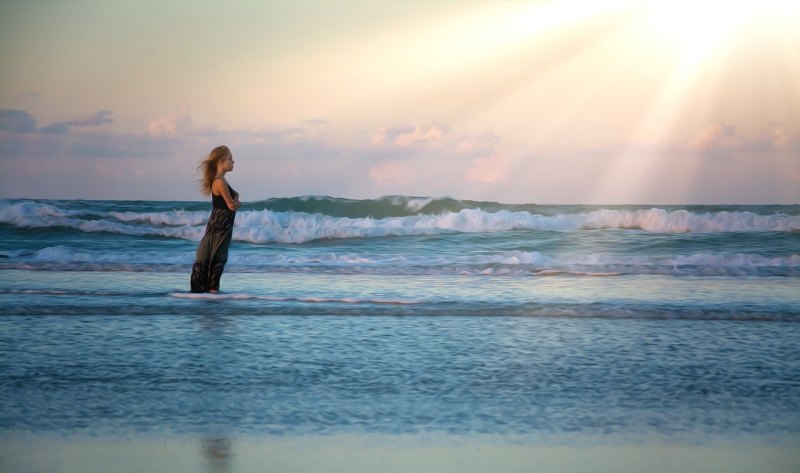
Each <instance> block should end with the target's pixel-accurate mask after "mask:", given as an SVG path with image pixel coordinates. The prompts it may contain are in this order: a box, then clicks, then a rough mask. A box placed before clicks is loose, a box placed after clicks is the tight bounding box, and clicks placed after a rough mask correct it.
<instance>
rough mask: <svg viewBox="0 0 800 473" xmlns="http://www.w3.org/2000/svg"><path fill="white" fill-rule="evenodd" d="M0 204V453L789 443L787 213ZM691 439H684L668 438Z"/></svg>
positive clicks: (798, 262) (307, 202) (796, 346)
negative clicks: (195, 441) (402, 443)
mask: <svg viewBox="0 0 800 473" xmlns="http://www.w3.org/2000/svg"><path fill="white" fill-rule="evenodd" d="M207 216H208V204H206V203H196V202H194V203H193V202H109V201H104V202H86V201H31V200H5V201H2V202H0V234H2V236H3V238H2V239H0V405H2V406H3V407H2V410H0V432H2V433H5V434H15V433H20V432H33V433H64V434H72V433H74V434H88V435H101V434H102V435H105V434H108V435H126V434H129V433H163V432H172V433H181V434H190V435H195V434H197V435H206V434H209V433H211V434H214V435H217V433H222V435H237V434H241V435H256V436H257V435H278V436H297V435H330V434H338V433H353V434H380V435H406V434H419V433H425V432H429V433H444V434H455V435H465V434H488V435H509V436H515V437H519V436H523V437H525V436H527V437H530V438H543V437H547V436H552V435H556V436H569V435H577V436H587V437H592V438H597V437H606V438H614V439H622V441H626V439H627V440H635V439H638V438H644V437H651V436H661V437H663V438H666V439H680V440H681V441H696V442H704V441H706V439H710V438H715V439H718V438H738V437H740V436H748V437H756V438H760V439H763V441H764V442H769V441H770V439H774V438H786V437H789V438H795V439H796V438H798V434H800V325H798V321H800V291H798V288H800V284H798V282H799V281H800V207H798V206H747V207H687V208H673V207H612V208H602V207H587V206H546V207H545V206H534V205H530V206H519V205H503V204H499V203H485V202H484V203H476V202H462V201H456V200H452V199H438V200H437V199H421V198H408V197H388V198H384V199H379V200H376V201H351V200H342V199H330V198H314V197H306V198H296V199H274V200H269V201H263V202H255V203H249V204H247V205H245V207H244V208H243V210H242V211H240V212H239V214H238V215H237V222H236V228H235V233H234V242H233V243H232V246H231V259H230V260H229V264H228V266H227V268H226V273H225V275H224V276H223V278H222V289H223V291H225V293H224V294H222V295H218V296H213V295H196V294H190V293H188V279H189V268H190V266H191V263H192V261H193V255H194V249H195V246H196V244H197V240H198V239H199V238H200V237H201V236H202V231H203V225H204V219H205V218H206V217H207ZM687 439H688V440H687Z"/></svg>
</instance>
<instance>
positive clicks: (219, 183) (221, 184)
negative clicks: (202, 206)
mask: <svg viewBox="0 0 800 473" xmlns="http://www.w3.org/2000/svg"><path fill="white" fill-rule="evenodd" d="M222 189H225V179H224V178H222V177H215V178H214V180H213V181H211V191H212V192H214V193H215V194H220V193H221V192H222Z"/></svg>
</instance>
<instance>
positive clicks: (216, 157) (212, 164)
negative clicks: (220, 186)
mask: <svg viewBox="0 0 800 473" xmlns="http://www.w3.org/2000/svg"><path fill="white" fill-rule="evenodd" d="M231 156H232V154H231V150H230V149H228V147H227V146H217V147H216V148H214V149H212V150H211V152H210V153H208V158H206V160H205V161H203V162H202V163H200V165H199V166H197V170H198V171H200V173H201V174H202V177H201V178H200V192H202V193H203V194H205V195H209V194H211V183H212V182H214V176H216V175H217V165H218V164H219V162H220V161H222V160H223V159H225V158H228V157H231Z"/></svg>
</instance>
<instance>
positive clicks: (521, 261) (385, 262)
mask: <svg viewBox="0 0 800 473" xmlns="http://www.w3.org/2000/svg"><path fill="white" fill-rule="evenodd" d="M0 256H4V257H5V258H3V259H0V269H44V270H68V271H69V270H71V271H144V272H150V271H162V272H186V271H188V269H189V268H190V267H191V265H192V263H193V261H194V252H193V251H185V252H171V253H169V254H165V253H164V252H146V251H145V252H142V251H137V252H130V253H127V252H107V251H93V250H85V249H75V248H70V247H67V246H63V245H58V246H52V247H47V248H43V249H41V250H38V251H29V252H24V251H16V250H15V251H0ZM226 271H232V272H295V273H300V272H309V273H310V272H315V273H328V274H370V275H476V276H553V275H579V276H621V275H643V274H649V275H671V276H787V277H797V276H800V254H794V255H790V256H781V257H767V256H762V255H758V254H746V253H731V252H728V253H725V252H722V253H693V254H688V255H674V256H635V255H634V256H613V255H590V254H589V255H587V254H578V255H561V256H551V255H546V254H543V253H540V252H537V251H507V252H500V253H495V254H477V255H463V256H441V255H439V256H420V255H394V256H392V255H380V254H356V253H316V254H313V253H311V254H309V253H307V254H282V253H271V254H253V253H246V252H236V253H235V254H232V255H231V256H230V257H229V260H228V266H227V267H226Z"/></svg>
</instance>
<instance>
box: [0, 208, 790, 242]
mask: <svg viewBox="0 0 800 473" xmlns="http://www.w3.org/2000/svg"><path fill="white" fill-rule="evenodd" d="M341 200H342V199H339V200H338V201H336V202H334V203H332V204H331V206H334V204H335V206H337V207H336V208H338V209H339V210H341V209H343V208H345V207H346V206H347V205H348V204H347V203H342V202H341ZM384 200H385V202H384V204H385V205H389V206H394V207H403V208H404V209H406V210H405V211H406V212H415V213H414V214H413V215H404V216H390V217H383V218H377V217H372V216H367V217H347V216H335V215H329V214H325V213H308V212H300V211H295V210H290V211H278V210H271V209H267V208H262V209H253V206H254V205H255V204H248V206H247V207H248V208H249V209H250V210H247V209H246V210H242V211H240V212H238V213H237V216H236V225H235V227H234V239H236V240H239V241H246V242H250V243H255V244H263V243H288V244H300V243H307V242H311V241H317V240H329V239H350V238H382V237H392V236H430V235H440V234H448V233H495V232H507V231H549V232H579V231H593V230H634V231H641V232H648V233H665V234H676V233H727V232H798V231H800V215H793V214H788V213H785V212H773V213H770V214H764V213H756V212H754V211H751V210H721V211H707V212H697V211H690V210H686V209H677V210H669V209H664V208H650V209H638V208H621V209H608V208H597V209H593V210H588V211H586V210H587V208H586V207H569V206H564V207H558V206H556V207H552V208H550V210H549V211H550V213H549V214H545V213H537V212H536V211H535V210H509V209H502V210H485V209H482V208H460V209H459V210H443V211H441V212H438V213H419V212H423V211H432V210H433V209H434V208H440V207H441V208H446V209H451V208H453V207H458V206H461V207H464V206H465V205H467V204H465V203H463V202H460V201H454V200H452V199H451V200H441V199H439V200H436V199H423V198H419V199H414V198H408V197H393V198H388V197H387V198H384ZM313 201H314V202H315V205H314V206H313V208H317V209H319V208H320V207H324V206H322V205H320V204H319V202H320V198H316V199H314V200H313ZM269 202H271V205H273V206H275V207H280V205H278V204H279V203H280V202H278V203H276V202H274V201H269ZM292 202H293V203H294V205H296V204H297V202H303V201H302V200H298V199H292ZM354 202H356V203H359V202H361V203H362V204H363V201H354ZM370 202H371V204H372V205H374V203H375V201H370ZM488 204H491V203H488ZM287 205H288V204H287ZM353 205H356V204H353ZM363 205H366V204H363ZM470 205H475V203H472V204H470ZM495 205H497V206H499V205H500V204H495ZM146 206H147V205H146V204H142V207H146ZM506 207H509V208H511V207H513V206H506ZM106 209H107V205H106V206H104V207H102V208H101V209H68V208H63V207H61V206H58V205H55V204H52V203H43V202H30V201H24V202H12V203H5V204H4V205H0V224H8V225H12V226H14V227H16V228H21V229H42V228H51V229H58V228H65V229H72V230H78V231H81V232H86V233H92V232H103V233H112V234H120V235H130V236H137V237H140V236H157V237H165V238H173V239H184V240H191V241H197V240H199V239H200V238H201V237H202V235H203V233H204V230H205V228H204V227H205V222H206V221H207V219H208V214H209V212H208V210H184V209H183V208H174V209H171V210H168V211H163V210H162V211H149V210H146V211H141V212H137V211H126V212H120V211H116V210H106ZM540 210H541V209H540ZM332 213H336V212H332Z"/></svg>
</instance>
